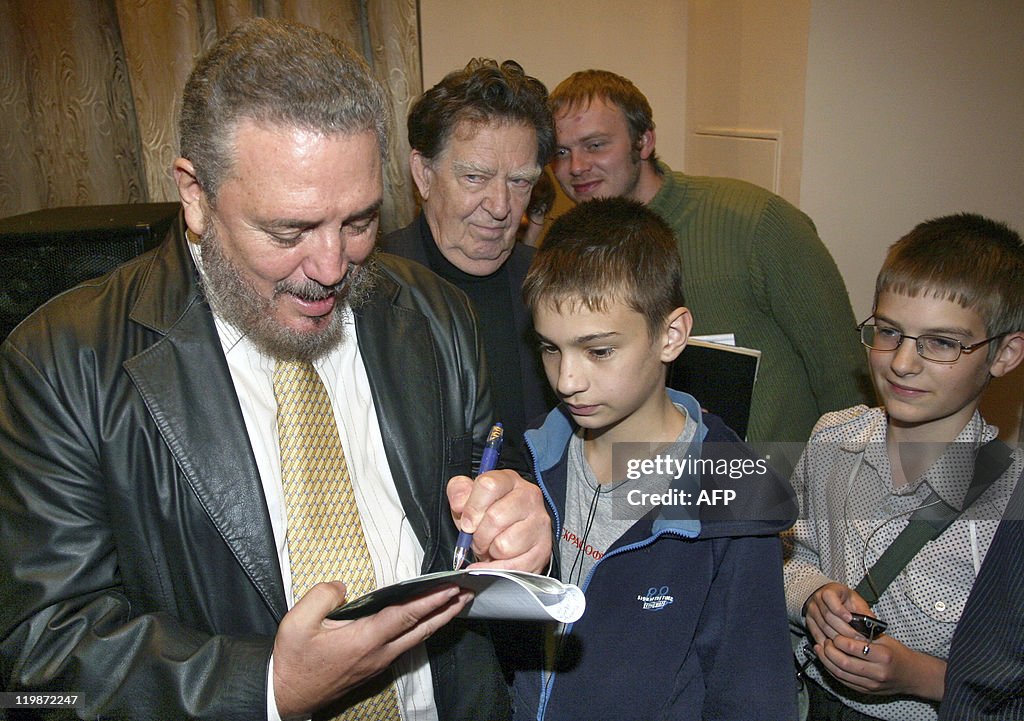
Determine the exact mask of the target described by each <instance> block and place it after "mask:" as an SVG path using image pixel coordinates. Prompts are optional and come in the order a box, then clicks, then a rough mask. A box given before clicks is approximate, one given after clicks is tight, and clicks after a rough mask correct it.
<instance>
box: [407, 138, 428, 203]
mask: <svg viewBox="0 0 1024 721" xmlns="http://www.w3.org/2000/svg"><path fill="white" fill-rule="evenodd" d="M409 170H411V171H412V180H413V182H414V183H416V189H417V190H419V191H420V197H421V198H422V199H423V200H428V199H429V198H430V186H431V185H432V184H433V182H434V169H433V168H432V167H431V165H430V161H428V160H427V159H426V158H424V157H423V154H422V153H421V152H420V151H418V150H413V151H412V152H410V153H409Z"/></svg>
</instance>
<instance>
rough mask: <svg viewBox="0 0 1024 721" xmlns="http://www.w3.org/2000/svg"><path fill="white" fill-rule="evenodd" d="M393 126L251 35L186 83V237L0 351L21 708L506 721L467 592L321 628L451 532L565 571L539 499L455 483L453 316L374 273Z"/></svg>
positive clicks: (1, 606)
mask: <svg viewBox="0 0 1024 721" xmlns="http://www.w3.org/2000/svg"><path fill="white" fill-rule="evenodd" d="M388 107H389V103H388V100H387V97H386V94H385V92H384V90H383V89H382V88H381V86H380V85H379V84H378V83H377V82H376V81H375V80H374V79H373V78H372V76H371V75H370V73H369V71H368V69H367V67H366V66H365V64H364V63H363V62H362V61H361V60H360V59H359V58H358V57H357V56H355V55H354V54H353V53H352V52H351V51H350V50H349V49H348V48H346V47H345V46H344V45H343V44H342V43H340V42H338V41H337V40H334V39H333V38H331V37H329V36H327V35H325V34H323V33H319V32H316V31H313V30H311V29H309V28H305V27H302V26H298V25H292V24H288V23H282V22H271V21H265V20H255V21H250V22H247V23H244V24H242V25H241V26H239V28H237V29H236V30H235V31H234V32H232V33H230V34H229V35H227V36H225V37H224V38H223V39H222V40H220V41H219V42H218V43H217V44H216V45H215V46H214V47H213V48H212V49H211V50H210V52H208V53H207V54H206V55H205V56H204V57H203V58H201V59H200V61H199V62H198V63H197V65H196V67H195V69H194V70H193V72H192V75H191V76H190V78H189V80H188V82H187V84H186V87H185V90H184V96H183V102H182V112H181V116H180V120H179V130H180V136H181V157H179V158H178V159H177V160H176V161H175V162H174V166H173V172H174V177H175V180H176V183H177V187H178V190H179V194H180V196H181V203H182V214H181V218H180V221H179V223H178V224H177V227H176V228H175V229H173V230H172V232H171V233H170V234H169V235H168V238H167V239H166V240H165V242H164V243H163V244H162V245H161V246H160V247H159V248H157V249H155V250H154V251H152V252H150V253H148V254H146V255H143V256H141V257H139V258H137V259H136V260H134V261H132V262H130V263H128V264H127V265H125V266H122V267H121V268H119V269H117V270H115V271H114V272H113V273H111V274H109V275H107V276H105V277H103V278H100V279H98V280H96V281H92V282H88V283H85V284H83V285H82V286H79V287H78V288H75V289H73V290H71V291H69V292H67V293H65V294H63V295H61V296H60V297H58V298H56V299H54V300H53V301H51V302H50V303H48V304H47V305H45V306H44V307H43V308H42V309H40V310H39V311H37V312H36V313H35V314H34V315H33V316H31V317H30V318H29V319H27V320H26V321H25V322H23V323H22V324H21V325H20V326H19V327H18V328H17V329H16V330H15V331H14V332H12V333H11V335H10V336H9V338H8V339H7V341H6V342H5V343H4V344H3V346H2V347H0V679H2V680H0V686H2V687H4V688H5V690H6V691H9V692H10V691H21V690H32V691H34V692H42V691H50V692H65V693H71V692H74V693H75V695H76V697H77V699H78V701H77V704H78V705H77V708H76V709H74V712H75V713H77V714H78V715H80V716H81V717H83V718H88V717H99V716H103V717H117V718H161V719H176V718H190V719H191V718H209V719H220V720H224V719H259V718H269V719H276V718H308V717H310V716H311V715H313V714H314V713H315V714H317V715H318V717H319V716H321V715H324V714H326V715H330V716H338V714H347V716H344V717H346V718H349V717H352V718H356V717H357V718H366V719H371V718H372V719H377V718H390V719H396V720H397V719H400V718H401V719H429V720H433V719H454V718H484V717H486V718H504V717H505V716H507V715H508V705H509V704H508V697H507V693H506V690H505V686H504V684H503V682H502V677H501V675H500V672H499V670H498V666H497V663H496V660H495V653H494V648H493V644H492V643H491V641H490V636H489V633H488V629H487V628H486V627H483V626H482V625H480V624H478V623H477V624H472V623H469V622H466V621H463V620H458V621H454V622H452V620H453V619H454V618H455V616H456V615H457V614H458V613H459V612H460V611H461V610H462V609H463V608H464V607H465V605H466V603H467V602H468V600H469V595H468V594H467V593H466V592H463V591H460V590H459V589H458V588H456V587H454V586H449V587H446V588H443V589H440V590H438V591H435V592H431V593H428V594H425V595H423V596H420V597H418V598H416V599H413V600H411V601H408V602H405V603H401V604H397V605H395V606H392V607H389V608H387V609H385V610H383V611H380V612H378V613H376V614H374V615H372V616H368V617H366V618H363V619H360V620H357V621H344V622H342V621H331V620H329V619H327V615H328V614H329V613H330V612H331V611H332V610H333V609H334V608H335V607H337V606H338V605H339V604H341V603H342V602H343V601H344V600H345V598H346V595H355V594H354V593H350V591H352V590H353V589H357V590H358V589H362V590H365V589H367V588H372V587H374V586H375V585H381V584H387V583H391V582H394V581H397V580H401V579H404V578H408V577H411V576H415V575H418V574H420V573H424V572H430V571H437V570H443V569H445V567H446V566H447V567H448V568H450V567H451V558H452V550H453V547H454V543H455V538H456V536H457V534H458V531H459V529H460V528H461V529H462V530H465V531H470V532H475V535H474V545H473V551H474V553H475V554H476V557H477V559H478V561H481V562H492V563H497V564H498V565H501V566H504V567H511V568H519V569H523V570H531V571H538V570H542V569H543V568H545V567H546V565H547V564H548V561H549V558H550V548H551V538H550V534H551V526H550V519H549V518H548V516H547V514H546V512H545V510H544V507H543V502H542V501H541V498H540V493H539V491H538V490H537V488H536V486H534V485H533V484H532V483H529V482H528V481H527V480H525V479H524V478H523V477H522V476H520V475H519V474H518V473H517V472H516V471H514V470H510V469H502V470H497V471H494V472H491V473H488V474H485V475H483V476H481V477H480V478H478V479H477V480H476V482H473V481H472V480H471V479H470V478H468V474H469V473H470V472H471V469H472V468H473V465H474V461H475V459H478V458H479V456H480V453H481V451H482V448H483V443H484V440H485V438H486V435H487V432H488V430H489V427H490V424H491V423H492V421H493V420H494V419H493V418H492V413H493V411H492V407H491V399H490V391H489V388H488V386H487V383H486V381H485V380H484V379H485V378H486V377H487V376H486V369H485V367H484V365H483V360H482V352H481V346H480V339H479V337H478V332H477V329H476V326H475V324H474V321H473V314H472V311H471V310H470V309H469V307H468V304H467V301H466V299H465V298H464V296H462V295H461V294H460V293H459V292H458V291H455V290H454V289H453V288H452V287H451V286H448V285H447V284H446V283H444V282H443V281H440V280H439V279H437V278H436V277H435V276H433V275H432V274H430V273H429V271H426V270H425V269H423V268H422V267H421V266H419V265H416V264H413V263H408V262H405V261H403V260H401V259H397V258H393V257H389V256H383V255H379V256H378V255H375V254H374V250H373V249H374V241H375V239H376V237H377V229H378V220H379V215H380V208H381V202H382V196H383V184H382V174H381V167H382V162H383V158H384V156H385V154H386V151H387V147H388V142H389V132H390V115H389V112H388ZM314 449H315V451H316V453H317V454H318V455H317V458H315V459H313V458H310V455H311V453H312V452H313V450H314ZM456 524H458V525H456ZM66 712H67V713H68V716H69V717H71V716H72V709H66ZM29 713H31V712H29ZM41 713H43V712H41ZM45 713H46V714H48V715H47V716H46V717H47V718H53V717H55V713H59V712H54V711H53V710H47V711H45ZM338 717H341V716H338Z"/></svg>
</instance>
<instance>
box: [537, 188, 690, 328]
mask: <svg viewBox="0 0 1024 721" xmlns="http://www.w3.org/2000/svg"><path fill="white" fill-rule="evenodd" d="M523 300H524V301H525V302H526V306H527V307H528V308H529V309H530V311H531V312H533V311H535V310H536V309H537V308H538V307H540V306H541V305H542V304H544V303H548V304H550V305H551V306H552V307H554V308H555V309H557V310H561V308H562V304H568V305H569V306H570V307H572V306H573V305H575V304H579V305H582V306H583V307H585V308H587V309H588V310H590V311H593V312H596V313H601V312H604V311H606V310H607V309H608V306H609V304H610V303H613V302H615V301H619V302H622V303H625V304H626V305H628V306H629V307H630V308H632V309H633V310H635V311H636V312H637V313H640V314H641V315H643V316H644V317H645V318H646V320H647V329H648V332H649V333H650V334H651V337H652V338H653V337H656V336H657V334H658V333H660V332H661V330H662V324H663V323H664V322H665V318H667V317H668V315H669V313H671V312H672V311H673V310H675V309H676V308H679V307H682V306H683V305H684V302H683V284H682V268H681V266H680V261H679V251H678V250H677V248H676V240H675V235H674V234H673V233H672V229H671V228H669V227H668V225H667V224H666V223H665V221H664V220H662V219H661V217H660V216H659V215H657V214H656V213H654V212H653V211H651V210H648V209H647V208H646V207H644V205H643V204H642V203H638V202H636V201H635V200H629V199H627V198H600V199H597V200H589V201H586V202H584V203H580V204H579V205H577V206H576V207H575V208H573V209H572V210H570V211H568V212H566V213H565V214H563V215H561V216H559V217H558V218H557V219H556V220H555V222H554V223H553V224H552V225H551V228H550V230H548V234H547V236H546V237H545V239H544V245H543V246H541V249H540V250H539V251H538V252H537V255H536V256H535V257H534V259H533V263H532V265H531V266H530V270H529V272H528V273H527V274H526V280H525V281H524V282H523Z"/></svg>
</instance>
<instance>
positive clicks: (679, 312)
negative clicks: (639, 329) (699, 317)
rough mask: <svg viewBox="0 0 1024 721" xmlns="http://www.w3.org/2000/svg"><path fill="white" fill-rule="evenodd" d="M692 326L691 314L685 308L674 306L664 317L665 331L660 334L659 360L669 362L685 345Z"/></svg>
mask: <svg viewBox="0 0 1024 721" xmlns="http://www.w3.org/2000/svg"><path fill="white" fill-rule="evenodd" d="M691 328H693V316H692V315H690V311H689V310H687V309H686V308H676V309H675V310H673V311H672V312H671V313H669V314H668V317H667V318H665V331H664V333H663V334H662V346H661V361H662V363H671V362H672V361H674V360H675V359H676V358H678V357H679V354H680V353H682V352H683V348H685V347H686V341H687V340H688V339H689V337H690V329H691Z"/></svg>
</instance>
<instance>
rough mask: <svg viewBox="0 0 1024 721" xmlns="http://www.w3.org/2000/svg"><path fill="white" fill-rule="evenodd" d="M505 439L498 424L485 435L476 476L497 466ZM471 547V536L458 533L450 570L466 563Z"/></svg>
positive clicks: (470, 534) (462, 532)
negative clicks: (485, 438) (485, 440)
mask: <svg viewBox="0 0 1024 721" xmlns="http://www.w3.org/2000/svg"><path fill="white" fill-rule="evenodd" d="M504 437H505V430H504V429H503V428H502V427H501V424H500V423H495V424H494V426H493V427H492V428H491V432H490V433H488V434H487V442H486V443H484V453H483V455H482V456H480V468H479V469H478V470H477V473H476V474H477V475H478V476H479V475H482V474H484V473H487V471H493V470H494V467H495V466H496V465H498V454H499V453H501V441H502V439H503V438H504ZM472 545H473V534H472V533H466V532H465V531H459V539H458V540H457V541H455V554H454V555H453V556H452V569H453V570H455V571H458V570H459V569H460V568H462V564H463V563H465V562H466V555H467V554H468V553H469V548H470V546H472Z"/></svg>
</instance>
